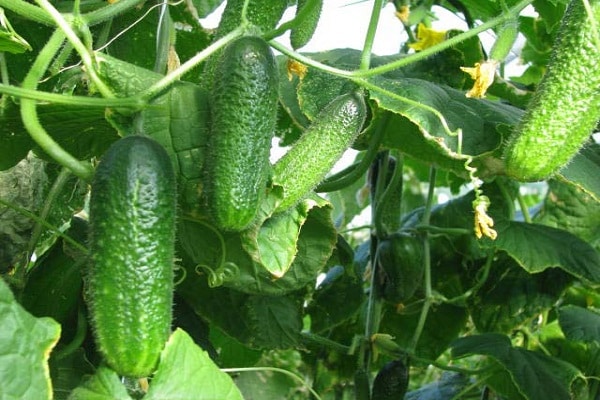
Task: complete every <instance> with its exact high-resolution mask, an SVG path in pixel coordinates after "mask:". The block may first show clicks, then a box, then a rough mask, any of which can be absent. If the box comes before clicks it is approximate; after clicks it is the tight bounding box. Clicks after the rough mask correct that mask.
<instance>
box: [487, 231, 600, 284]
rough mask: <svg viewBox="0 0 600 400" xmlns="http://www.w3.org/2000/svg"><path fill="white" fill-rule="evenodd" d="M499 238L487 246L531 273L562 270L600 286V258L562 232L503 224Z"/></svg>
mask: <svg viewBox="0 0 600 400" xmlns="http://www.w3.org/2000/svg"><path fill="white" fill-rule="evenodd" d="M496 231H497V232H498V238H497V239H496V240H495V241H491V240H489V239H484V241H482V242H483V243H485V244H484V245H486V246H490V247H495V248H498V249H501V250H504V251H506V252H507V253H508V254H509V255H510V256H511V257H513V258H514V259H515V260H516V261H517V262H518V263H519V265H521V266H522V267H523V268H524V269H525V270H526V271H527V272H529V273H532V274H535V273H538V272H542V271H544V270H545V269H548V268H553V267H558V268H561V269H562V270H564V271H566V272H568V273H569V274H571V275H573V276H575V277H577V278H579V279H583V280H585V281H588V282H591V283H594V284H598V283H600V268H598V265H600V254H599V253H598V252H597V251H596V250H595V249H594V248H593V247H592V246H590V245H589V244H588V243H587V242H585V241H583V240H582V239H580V238H578V237H577V236H575V235H573V234H572V233H569V232H567V231H565V230H562V229H556V228H552V227H549V226H544V225H540V224H530V223H525V222H519V221H499V222H498V223H497V225H496Z"/></svg>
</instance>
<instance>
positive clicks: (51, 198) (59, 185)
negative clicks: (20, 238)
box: [27, 168, 71, 257]
mask: <svg viewBox="0 0 600 400" xmlns="http://www.w3.org/2000/svg"><path fill="white" fill-rule="evenodd" d="M70 176H71V171H69V170H68V169H66V168H63V169H61V171H60V173H59V174H58V176H57V177H56V180H55V181H54V183H53V184H52V187H51V188H50V190H49V191H48V195H47V196H46V198H45V199H44V205H43V207H42V210H41V211H40V219H41V220H43V221H45V220H47V219H48V215H50V211H51V210H52V206H53V205H54V202H55V200H56V198H57V197H58V195H59V194H60V193H61V191H62V190H63V188H64V187H65V185H66V184H67V181H68V180H69V177H70ZM42 228H43V225H42V224H41V223H40V222H39V221H38V222H36V223H35V226H34V227H33V230H32V233H31V237H30V239H29V243H28V246H27V255H28V257H30V256H31V254H33V251H34V250H35V246H36V244H37V242H38V240H39V239H40V236H41V235H42Z"/></svg>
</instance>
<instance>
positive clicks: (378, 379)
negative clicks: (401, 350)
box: [371, 359, 409, 400]
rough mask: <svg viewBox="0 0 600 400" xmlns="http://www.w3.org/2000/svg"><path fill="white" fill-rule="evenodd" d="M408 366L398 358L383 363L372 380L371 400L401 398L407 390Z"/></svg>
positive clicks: (396, 399)
mask: <svg viewBox="0 0 600 400" xmlns="http://www.w3.org/2000/svg"><path fill="white" fill-rule="evenodd" d="M408 381H409V376H408V367H407V366H406V364H404V362H403V361H402V360H400V359H398V360H393V361H390V362H388V363H387V364H385V365H384V366H383V367H382V368H381V369H380V370H379V372H378V373H377V376H375V379H374V380H373V392H372V393H371V398H372V399H373V400H398V399H403V398H404V395H405V394H406V391H407V390H408Z"/></svg>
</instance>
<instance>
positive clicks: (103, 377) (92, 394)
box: [68, 367, 131, 400]
mask: <svg viewBox="0 0 600 400" xmlns="http://www.w3.org/2000/svg"><path fill="white" fill-rule="evenodd" d="M68 399H69V400H131V397H130V396H129V394H128V393H127V388H126V387H125V385H123V383H122V382H121V379H120V378H119V375H118V374H117V373H116V372H115V371H113V370H112V369H110V368H108V367H100V368H98V370H96V373H95V374H94V375H92V376H91V377H89V378H88V379H87V380H86V381H84V383H83V384H82V385H81V386H79V387H77V388H75V389H74V390H73V391H72V392H71V394H70V395H69V397H68Z"/></svg>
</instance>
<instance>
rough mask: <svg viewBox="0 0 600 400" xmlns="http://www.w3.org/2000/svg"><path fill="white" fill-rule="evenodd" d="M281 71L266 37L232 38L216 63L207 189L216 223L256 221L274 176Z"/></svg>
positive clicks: (229, 227) (233, 226)
mask: <svg viewBox="0 0 600 400" xmlns="http://www.w3.org/2000/svg"><path fill="white" fill-rule="evenodd" d="M277 90H278V72H277V66H276V64H275V58H274V56H273V53H272V51H271V48H270V47H269V45H268V44H267V42H265V41H264V40H263V39H261V38H259V37H255V36H244V37H241V38H240V39H237V40H235V41H234V42H232V43H231V44H230V45H229V46H228V47H227V48H226V49H225V50H224V52H223V54H222V56H221V59H220V60H219V63H218V65H217V66H216V75H215V81H214V84H213V88H212V104H211V119H212V126H211V135H210V137H209V140H208V154H207V157H206V174H205V178H206V179H205V193H206V199H207V203H208V207H209V210H210V214H211V215H212V217H213V220H214V223H215V225H216V226H217V227H218V228H220V229H223V230H226V231H240V230H243V229H244V228H246V227H248V226H249V225H250V224H251V223H252V221H254V219H255V217H256V214H257V212H258V207H259V205H260V202H261V200H262V199H263V197H264V195H265V192H266V188H267V181H268V179H269V176H270V163H269V155H270V149H271V139H272V138H273V135H274V134H275V127H276V123H277V98H278V92H277Z"/></svg>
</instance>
